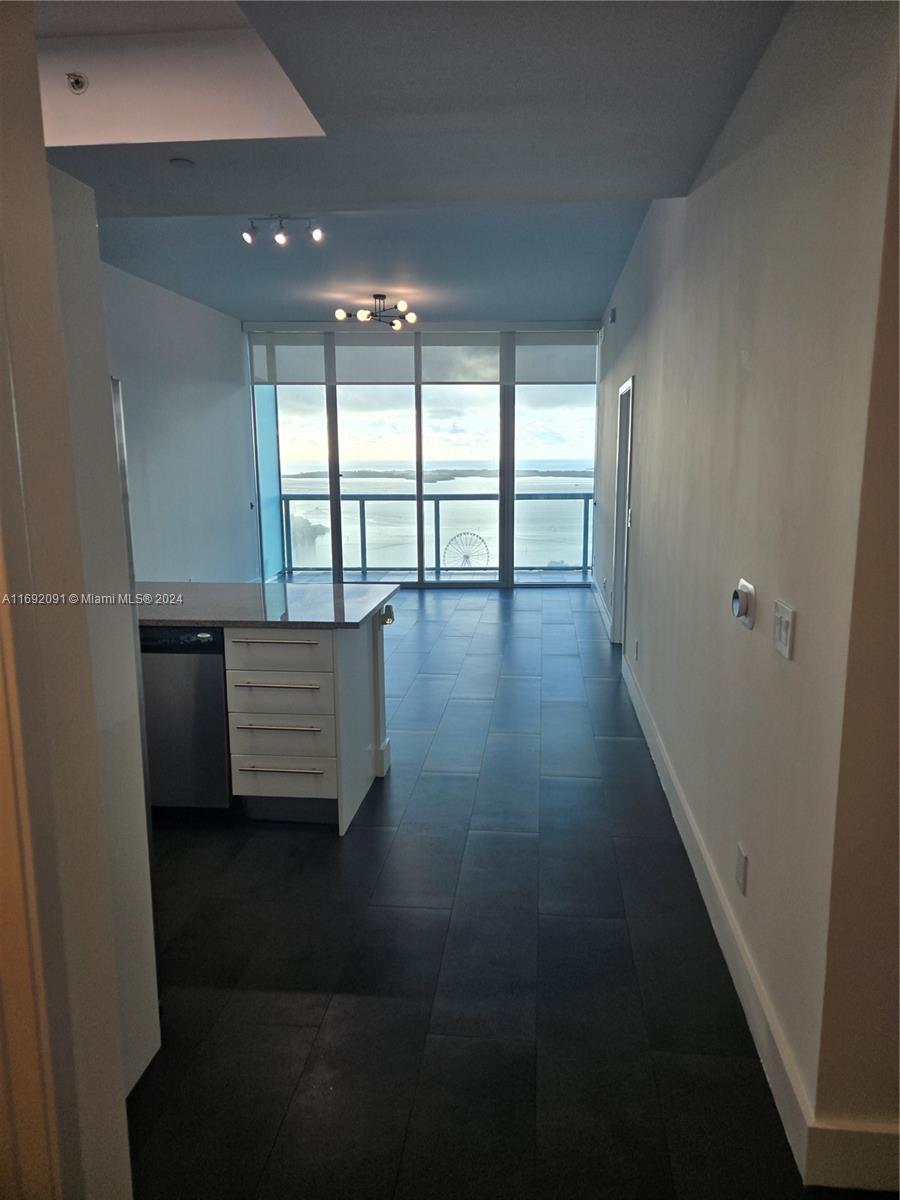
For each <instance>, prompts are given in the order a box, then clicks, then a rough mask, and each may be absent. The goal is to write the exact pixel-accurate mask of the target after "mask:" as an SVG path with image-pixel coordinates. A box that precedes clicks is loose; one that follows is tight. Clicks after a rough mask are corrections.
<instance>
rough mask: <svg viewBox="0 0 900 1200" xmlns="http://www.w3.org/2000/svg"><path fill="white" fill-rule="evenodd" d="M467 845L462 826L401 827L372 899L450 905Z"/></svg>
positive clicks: (417, 905)
mask: <svg viewBox="0 0 900 1200" xmlns="http://www.w3.org/2000/svg"><path fill="white" fill-rule="evenodd" d="M465 845H466V834H465V832H464V831H463V830H458V829H452V830H448V831H446V832H441V833H404V832H403V830H402V829H401V830H400V831H398V833H397V836H396V837H395V838H394V842H393V845H392V846H391V850H390V853H389V854H388V856H387V860H386V862H385V864H384V867H383V868H382V871H381V874H380V876H379V877H378V882H377V884H376V885H375V891H374V893H373V895H372V903H373V904H390V905H399V906H401V907H409V908H451V907H452V906H453V897H454V895H455V894H456V881H457V878H458V876H459V865H460V863H461V862H462V856H463V850H464V849H465Z"/></svg>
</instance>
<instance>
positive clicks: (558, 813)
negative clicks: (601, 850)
mask: <svg viewBox="0 0 900 1200" xmlns="http://www.w3.org/2000/svg"><path fill="white" fill-rule="evenodd" d="M604 790H605V785H604V784H602V783H601V782H600V781H599V780H598V779H563V778H542V779H541V798H540V831H541V836H543V835H544V834H545V833H551V832H555V833H578V834H582V835H587V836H590V835H592V834H595V833H608V832H609V817H608V814H607V809H606V804H605V800H604Z"/></svg>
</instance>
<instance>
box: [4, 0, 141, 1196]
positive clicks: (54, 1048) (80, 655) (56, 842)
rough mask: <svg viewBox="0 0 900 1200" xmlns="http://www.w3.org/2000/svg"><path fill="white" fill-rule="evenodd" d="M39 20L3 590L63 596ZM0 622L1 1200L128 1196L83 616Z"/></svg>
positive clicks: (27, 148)
mask: <svg viewBox="0 0 900 1200" xmlns="http://www.w3.org/2000/svg"><path fill="white" fill-rule="evenodd" d="M32 10H33V5H31V4H3V5H0V111H2V114H3V119H2V121H0V339H2V344H3V348H2V350H0V363H2V379H0V579H2V586H3V591H4V592H7V591H9V592H20V591H21V592H25V593H30V592H38V593H39V592H51V593H52V592H62V593H63V594H68V593H70V592H76V593H80V592H82V591H83V590H84V588H85V573H84V564H83V562H82V554H81V542H82V535H81V529H80V527H79V526H80V522H79V512H80V504H79V494H78V480H77V465H76V462H75V457H76V452H75V448H74V446H73V438H72V430H71V415H70V414H71V410H70V404H69V382H68V367H67V361H66V357H67V356H66V347H65V346H64V342H63V330H62V319H61V305H60V288H59V279H58V273H57V265H56V253H55V245H54V240H55V239H54V228H53V222H52V218H51V211H50V197H49V194H48V185H47V159H46V154H45V151H44V144H43V137H42V131H41V109H40V96H39V93H38V80H37V63H36V59H35V52H34V42H33V33H32V16H33V11H32ZM0 610H2V611H0V712H2V714H3V720H4V724H5V728H4V733H3V735H2V738H0V741H2V744H3V753H7V752H11V754H12V758H11V759H10V760H7V759H4V761H3V764H2V774H3V776H4V779H3V784H4V785H5V786H3V788H2V794H0V826H2V828H0V858H2V862H0V875H2V880H3V882H2V885H0V891H2V897H0V900H2V901H6V900H7V899H8V900H10V901H11V902H10V903H0V914H2V915H0V920H2V922H3V933H2V936H0V993H2V1009H3V1013H2V1024H3V1035H2V1037H0V1193H2V1195H3V1196H4V1200H7V1198H8V1200H13V1198H16V1200H18V1198H19V1197H21V1198H22V1200H25V1198H26V1197H27V1198H31V1197H50V1196H53V1197H61V1198H63V1200H84V1198H85V1197H116V1198H117V1200H118V1198H121V1200H128V1197H130V1196H131V1182H130V1169H129V1157H128V1128H127V1123H126V1114H125V1096H124V1089H123V1085H122V1056H121V1047H120V1038H119V1011H118V1004H117V992H118V985H117V977H116V975H117V972H116V963H115V957H114V932H113V915H112V903H111V890H110V880H109V863H108V854H107V842H106V814H105V807H104V802H103V801H104V795H103V764H102V747H101V745H100V737H99V730H98V724H99V721H98V715H97V711H96V705H95V698H94V693H93V687H92V647H91V643H90V637H89V628H88V612H87V610H86V608H85V607H84V606H82V605H80V604H45V605H41V606H38V605H3V606H0ZM10 776H12V779H10ZM10 783H12V787H10V786H9V784H10ZM17 877H18V882H19V883H20V889H17V890H16V894H15V895H14V896H12V895H10V889H11V887H12V886H13V884H14V882H15V881H16V878H17ZM16 983H19V984H20V985H21V986H19V987H16V986H15V985H16ZM35 1032H37V1033H38V1034H39V1039H38V1044H37V1045H35V1042H34V1040H33V1035H34V1033H35ZM29 1041H31V1045H32V1047H33V1049H34V1050H36V1052H37V1053H36V1054H29V1053H28V1049H29V1046H28V1043H29ZM35 1058H38V1059H39V1060H40V1070H39V1071H34V1070H33V1069H32V1067H33V1065H34V1063H35ZM29 1118H31V1119H29Z"/></svg>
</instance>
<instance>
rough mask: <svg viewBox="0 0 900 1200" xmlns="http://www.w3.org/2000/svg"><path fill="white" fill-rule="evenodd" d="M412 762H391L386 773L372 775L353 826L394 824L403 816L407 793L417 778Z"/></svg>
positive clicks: (407, 801) (417, 771)
mask: <svg viewBox="0 0 900 1200" xmlns="http://www.w3.org/2000/svg"><path fill="white" fill-rule="evenodd" d="M419 773H420V768H419V767H418V766H417V765H416V764H414V763H405V764H404V763H396V762H394V763H392V764H391V769H390V770H389V771H388V773H387V775H385V776H383V777H382V778H380V779H376V780H375V782H374V783H373V784H372V786H371V787H370V788H369V791H368V793H367V795H366V798H365V800H364V801H363V802H362V804H361V805H360V807H359V809H358V811H357V813H356V816H355V817H354V818H353V824H354V826H357V827H358V826H361V825H381V826H393V827H394V828H396V826H398V825H399V824H400V822H401V821H402V820H403V814H404V813H405V812H406V806H407V805H408V804H409V797H410V796H411V795H412V790H413V788H414V787H415V784H416V780H417V779H418V778H419Z"/></svg>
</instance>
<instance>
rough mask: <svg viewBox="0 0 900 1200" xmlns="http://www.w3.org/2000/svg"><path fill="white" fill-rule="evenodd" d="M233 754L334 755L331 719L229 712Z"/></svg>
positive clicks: (331, 756)
mask: <svg viewBox="0 0 900 1200" xmlns="http://www.w3.org/2000/svg"><path fill="white" fill-rule="evenodd" d="M228 730H229V734H230V740H231V753H232V754H278V755H285V754H290V755H304V756H305V755H312V756H313V757H318V758H333V757H334V755H335V752H336V751H335V740H334V717H322V716H316V717H312V718H307V717H297V716H296V714H285V713H271V714H270V713H252V712H244V713H231V714H230V715H229V718H228Z"/></svg>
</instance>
